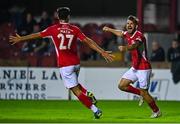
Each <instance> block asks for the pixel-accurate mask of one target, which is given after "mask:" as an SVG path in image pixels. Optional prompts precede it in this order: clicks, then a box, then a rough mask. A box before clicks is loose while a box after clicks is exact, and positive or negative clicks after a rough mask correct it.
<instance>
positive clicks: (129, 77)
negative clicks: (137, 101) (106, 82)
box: [119, 68, 138, 86]
mask: <svg viewBox="0 0 180 124" xmlns="http://www.w3.org/2000/svg"><path fill="white" fill-rule="evenodd" d="M135 73H136V71H135V70H133V68H130V69H129V70H128V71H127V72H125V73H124V75H123V76H122V78H121V80H120V83H119V85H120V86H128V85H129V84H130V83H133V82H135V81H137V79H138V78H137V76H136V74H135Z"/></svg>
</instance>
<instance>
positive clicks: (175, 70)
mask: <svg viewBox="0 0 180 124" xmlns="http://www.w3.org/2000/svg"><path fill="white" fill-rule="evenodd" d="M167 60H168V61H169V62H172V64H171V73H172V77H173V81H174V83H178V82H179V81H180V46H179V42H178V41H177V40H176V39H174V40H173V41H172V46H171V47H170V48H169V49H168V54H167Z"/></svg>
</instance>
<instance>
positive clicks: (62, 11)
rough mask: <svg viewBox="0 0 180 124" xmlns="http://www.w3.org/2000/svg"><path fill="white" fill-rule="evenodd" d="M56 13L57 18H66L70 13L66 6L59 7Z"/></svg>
mask: <svg viewBox="0 0 180 124" xmlns="http://www.w3.org/2000/svg"><path fill="white" fill-rule="evenodd" d="M57 13H58V17H59V19H62V20H66V19H67V18H68V16H69V15H70V9H69V8H68V7H59V8H58V9H57Z"/></svg>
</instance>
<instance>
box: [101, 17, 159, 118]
mask: <svg viewBox="0 0 180 124" xmlns="http://www.w3.org/2000/svg"><path fill="white" fill-rule="evenodd" d="M137 27H138V19H137V18H136V17H135V16H132V15H130V16H129V17H128V19H127V23H126V27H125V28H126V30H127V31H122V30H116V29H112V28H109V27H106V26H105V27H103V31H106V32H111V33H113V34H115V35H117V36H119V37H121V38H123V39H125V40H126V41H127V45H124V46H119V47H118V48H119V50H120V51H121V52H125V51H130V54H131V58H132V67H131V68H130V69H129V70H128V71H127V72H126V73H125V74H124V75H123V76H122V78H121V80H120V83H119V85H118V87H119V89H120V90H123V91H126V92H130V93H134V94H137V95H140V96H141V97H142V98H143V100H145V101H146V102H147V103H148V105H149V106H150V108H151V109H152V111H153V113H152V115H151V118H157V117H160V115H161V112H160V109H159V108H158V106H157V105H156V103H155V100H154V99H153V97H152V96H151V95H150V94H149V93H148V86H149V83H150V75H151V64H150V63H149V61H148V58H147V47H146V38H145V37H144V35H143V34H142V33H141V32H140V31H138V30H137ZM135 81H138V82H139V83H140V89H138V88H135V87H133V86H131V85H130V84H132V83H134V82H135ZM140 102H141V103H142V99H141V100H140Z"/></svg>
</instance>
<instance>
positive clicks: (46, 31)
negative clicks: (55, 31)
mask: <svg viewBox="0 0 180 124" xmlns="http://www.w3.org/2000/svg"><path fill="white" fill-rule="evenodd" d="M40 34H41V37H48V36H51V28H50V27H48V28H46V29H45V30H43V31H42V32H40Z"/></svg>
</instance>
